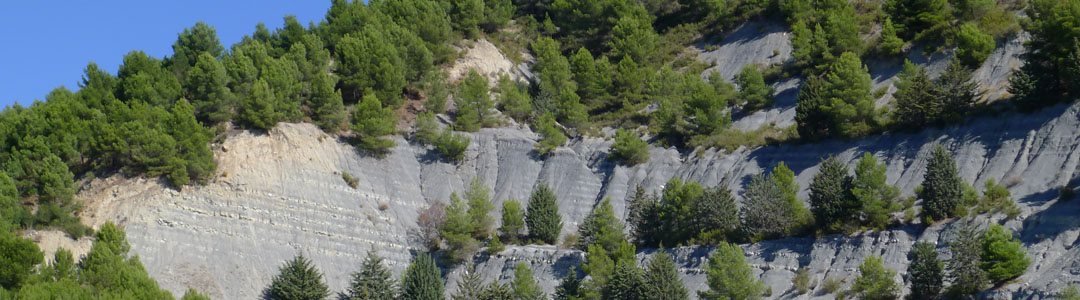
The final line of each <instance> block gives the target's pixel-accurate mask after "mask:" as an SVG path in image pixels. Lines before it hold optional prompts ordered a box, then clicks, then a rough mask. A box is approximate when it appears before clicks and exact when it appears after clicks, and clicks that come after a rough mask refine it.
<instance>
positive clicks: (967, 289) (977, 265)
mask: <svg viewBox="0 0 1080 300" xmlns="http://www.w3.org/2000/svg"><path fill="white" fill-rule="evenodd" d="M954 234H955V235H956V236H955V237H954V238H953V239H952V240H951V241H949V252H950V253H951V255H952V257H951V258H949V261H948V263H947V265H946V269H947V270H948V274H949V277H948V278H949V282H950V285H949V289H948V290H947V291H946V293H945V294H946V296H948V298H951V299H959V298H961V297H964V296H965V295H974V294H975V293H978V292H979V291H982V290H983V288H984V287H986V285H987V283H988V280H987V275H986V271H983V269H982V268H981V266H982V264H983V263H982V258H981V257H980V253H979V252H980V249H979V247H980V245H981V244H982V241H981V238H982V237H981V236H980V233H979V231H978V229H977V228H976V225H975V223H974V222H972V221H970V220H967V221H961V223H960V225H959V226H958V227H957V229H956V231H955V232H954Z"/></svg>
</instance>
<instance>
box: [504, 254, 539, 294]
mask: <svg viewBox="0 0 1080 300" xmlns="http://www.w3.org/2000/svg"><path fill="white" fill-rule="evenodd" d="M510 287H512V288H513V289H514V297H515V299H516V300H541V299H544V298H545V296H544V290H543V289H541V288H540V285H539V284H537V283H536V279H534V278H533V272H532V269H530V268H529V266H528V265H526V264H525V263H523V262H519V263H518V264H517V266H515V267H514V282H513V283H511V284H510Z"/></svg>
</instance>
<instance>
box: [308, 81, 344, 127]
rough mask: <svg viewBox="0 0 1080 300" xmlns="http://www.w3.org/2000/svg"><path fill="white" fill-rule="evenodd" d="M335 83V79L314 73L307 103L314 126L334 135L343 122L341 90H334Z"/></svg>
mask: <svg viewBox="0 0 1080 300" xmlns="http://www.w3.org/2000/svg"><path fill="white" fill-rule="evenodd" d="M336 83H337V79H336V78H334V77H333V76H331V75H329V74H326V73H323V72H316V73H315V77H313V78H312V79H311V99H309V100H308V103H307V105H308V108H309V109H311V115H312V119H314V122H315V125H319V128H322V130H323V131H326V132H329V133H336V132H337V131H338V130H340V129H341V124H342V123H343V122H345V105H344V104H343V103H342V100H341V90H337V89H335V88H334V85H335V84H336Z"/></svg>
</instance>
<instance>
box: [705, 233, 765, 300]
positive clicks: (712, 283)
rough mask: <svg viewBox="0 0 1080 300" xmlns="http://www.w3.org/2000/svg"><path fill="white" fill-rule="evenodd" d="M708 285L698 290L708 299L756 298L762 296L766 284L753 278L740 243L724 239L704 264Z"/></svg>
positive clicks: (734, 299) (733, 299)
mask: <svg viewBox="0 0 1080 300" xmlns="http://www.w3.org/2000/svg"><path fill="white" fill-rule="evenodd" d="M705 276H706V282H707V284H708V287H709V288H708V289H707V290H703V291H698V297H699V298H701V299H705V300H721V299H730V300H754V299H761V293H762V292H763V291H764V290H765V284H764V283H762V282H761V280H758V279H756V278H754V272H753V271H752V270H751V269H750V264H748V263H746V256H744V255H743V250H742V248H739V246H738V245H734V244H728V243H724V242H721V243H720V244H718V245H717V249H716V252H715V253H713V255H712V256H711V257H709V262H708V264H706V265H705Z"/></svg>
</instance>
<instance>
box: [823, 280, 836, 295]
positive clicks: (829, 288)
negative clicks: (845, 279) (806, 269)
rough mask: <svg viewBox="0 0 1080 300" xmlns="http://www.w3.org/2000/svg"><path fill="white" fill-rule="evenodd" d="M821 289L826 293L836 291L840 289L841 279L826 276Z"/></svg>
mask: <svg viewBox="0 0 1080 300" xmlns="http://www.w3.org/2000/svg"><path fill="white" fill-rule="evenodd" d="M821 290H823V291H825V293H826V294H832V293H836V292H837V291H839V290H840V280H837V279H836V278H825V281H824V282H822V283H821Z"/></svg>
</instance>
